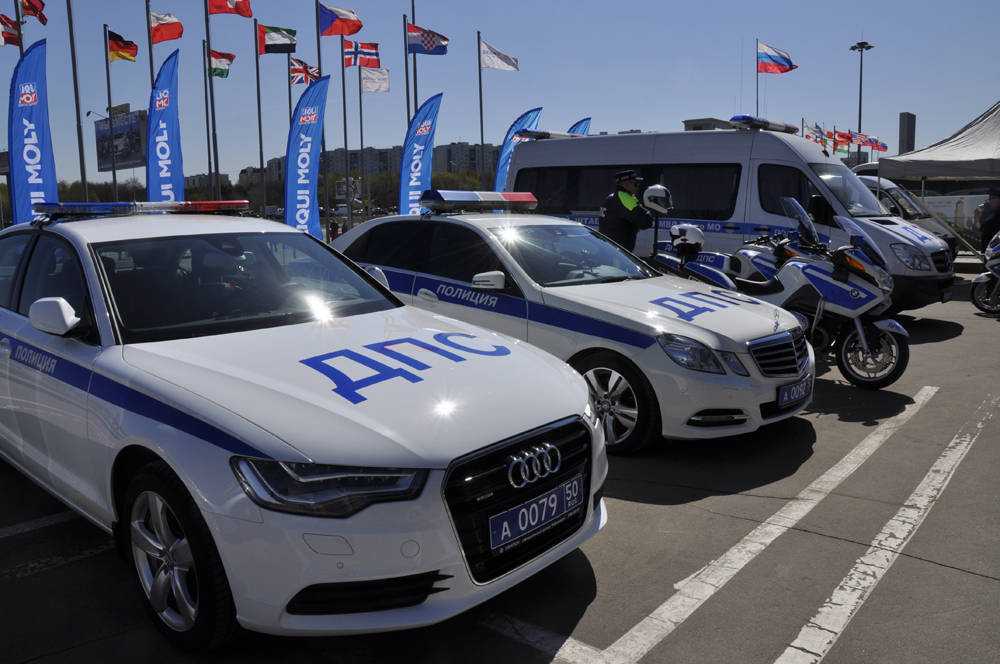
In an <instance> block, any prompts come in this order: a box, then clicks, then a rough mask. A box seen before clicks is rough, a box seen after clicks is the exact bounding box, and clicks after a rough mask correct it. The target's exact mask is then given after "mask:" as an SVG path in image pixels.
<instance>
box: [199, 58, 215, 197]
mask: <svg viewBox="0 0 1000 664" xmlns="http://www.w3.org/2000/svg"><path fill="white" fill-rule="evenodd" d="M211 69H212V61H211V59H210V58H209V57H208V44H207V43H206V42H205V40H204V39H202V40H201V75H202V79H203V80H202V83H203V84H204V86H205V148H206V150H207V152H208V162H207V163H208V170H207V171H206V173H207V174H208V182H209V188H211V184H212V119H211V115H210V113H209V110H208V79H209V77H210V76H211V75H212V71H211Z"/></svg>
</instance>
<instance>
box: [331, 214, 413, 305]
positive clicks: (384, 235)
mask: <svg viewBox="0 0 1000 664" xmlns="http://www.w3.org/2000/svg"><path fill="white" fill-rule="evenodd" d="M430 231H431V229H430V226H429V223H428V222H426V221H424V220H420V219H406V220H399V221H388V222H385V223H381V224H376V225H373V226H372V227H371V228H370V229H369V230H368V231H367V232H365V233H362V234H361V235H360V236H359V237H358V238H357V239H356V240H355V241H354V242H352V243H351V245H350V246H349V247H347V249H345V250H344V255H345V256H347V257H348V258H350V259H351V260H353V261H355V262H356V263H359V264H361V265H364V266H367V265H374V266H378V267H380V268H382V271H383V272H385V276H386V279H387V280H388V281H389V289H390V290H392V292H393V293H395V294H396V296H397V297H399V299H401V300H402V301H403V302H405V303H406V304H413V290H414V289H413V280H414V277H415V276H416V272H415V268H416V265H417V262H418V261H419V260H420V259H421V257H422V256H423V255H424V253H425V252H426V247H427V242H428V241H429V238H430Z"/></svg>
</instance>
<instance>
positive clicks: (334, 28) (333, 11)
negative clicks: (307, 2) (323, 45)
mask: <svg viewBox="0 0 1000 664" xmlns="http://www.w3.org/2000/svg"><path fill="white" fill-rule="evenodd" d="M316 4H317V6H318V7H319V33H320V34H321V35H323V36H324V37H332V36H334V35H353V34H354V33H356V32H358V31H359V30H361V27H362V26H363V25H364V24H363V23H362V22H361V19H360V18H358V15H357V14H355V13H354V12H353V11H351V10H350V9H340V8H339V7H327V6H325V5H323V4H322V3H316Z"/></svg>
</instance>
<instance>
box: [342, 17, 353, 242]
mask: <svg viewBox="0 0 1000 664" xmlns="http://www.w3.org/2000/svg"><path fill="white" fill-rule="evenodd" d="M340 97H341V101H342V103H343V114H344V200H345V201H346V202H347V224H348V225H350V224H351V222H352V221H353V219H354V213H353V211H352V209H351V208H352V207H353V206H352V205H351V201H352V196H351V153H350V152H349V151H348V149H347V70H346V69H345V68H344V35H340Z"/></svg>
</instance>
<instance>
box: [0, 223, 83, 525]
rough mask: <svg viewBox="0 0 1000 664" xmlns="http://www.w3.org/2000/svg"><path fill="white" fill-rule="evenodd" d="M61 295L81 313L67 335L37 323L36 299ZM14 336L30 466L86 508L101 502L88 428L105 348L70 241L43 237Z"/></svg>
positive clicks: (13, 386)
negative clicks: (90, 395)
mask: <svg viewBox="0 0 1000 664" xmlns="http://www.w3.org/2000/svg"><path fill="white" fill-rule="evenodd" d="M44 297H61V298H64V299H65V300H66V301H67V302H68V303H69V304H70V306H72V307H73V310H74V312H75V313H76V315H77V316H78V317H79V318H80V319H81V322H80V324H79V326H78V328H77V330H78V332H70V334H68V335H66V336H65V337H60V336H56V335H54V334H49V333H47V332H42V331H41V330H38V329H35V328H34V327H33V326H32V325H31V324H30V321H29V318H28V314H29V311H30V309H31V305H32V304H33V303H34V302H36V301H38V300H39V299H41V298H44ZM17 313H18V315H19V316H20V317H21V320H22V321H24V324H23V325H21V327H20V328H19V329H18V331H17V333H16V334H15V335H12V350H11V353H12V355H11V359H12V361H11V362H10V372H9V376H10V392H11V399H12V402H13V405H14V416H15V417H16V419H17V426H18V427H19V430H20V433H21V439H22V452H23V457H24V459H25V465H26V466H28V467H29V470H30V471H31V472H33V473H36V474H38V476H39V477H41V478H42V479H43V480H44V481H45V482H47V483H48V484H49V485H50V486H51V488H52V489H53V490H54V491H55V492H56V493H57V494H59V495H61V496H64V497H65V498H66V499H68V500H69V501H70V502H72V503H74V504H77V505H80V506H81V507H82V508H83V509H85V510H88V511H91V510H92V511H97V510H98V508H99V506H100V505H101V502H102V501H101V495H100V493H101V492H100V487H99V482H98V481H97V478H98V477H100V476H101V472H100V471H101V465H102V456H101V451H100V450H98V449H96V448H95V447H94V446H93V445H92V444H91V442H90V439H89V436H88V429H87V391H88V389H89V386H90V377H91V367H92V366H93V363H94V360H95V359H96V357H97V355H98V354H99V353H100V352H101V347H100V343H99V341H98V339H97V336H98V335H97V331H96V325H95V324H94V320H95V319H94V315H93V307H92V304H91V301H90V296H89V294H88V290H87V286H86V281H85V278H84V273H83V268H82V265H81V262H80V257H79V255H78V254H77V251H76V250H75V249H74V248H73V246H72V245H71V244H70V243H69V242H67V241H66V240H65V239H63V238H61V237H59V236H57V235H55V234H53V233H43V234H41V235H40V236H39V238H38V241H37V242H36V243H35V246H34V248H33V249H32V251H31V254H30V256H29V258H28V261H27V264H26V266H25V268H24V276H23V279H22V283H21V287H20V294H19V296H18V301H17Z"/></svg>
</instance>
